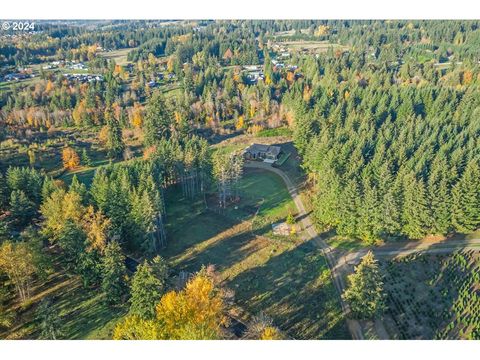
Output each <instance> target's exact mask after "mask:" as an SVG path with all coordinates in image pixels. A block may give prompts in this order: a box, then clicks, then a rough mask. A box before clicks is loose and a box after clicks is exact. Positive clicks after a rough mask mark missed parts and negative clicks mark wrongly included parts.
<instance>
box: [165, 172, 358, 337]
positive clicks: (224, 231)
mask: <svg viewBox="0 0 480 360" xmlns="http://www.w3.org/2000/svg"><path fill="white" fill-rule="evenodd" d="M239 190H240V199H241V200H240V202H239V203H237V204H235V205H231V206H230V207H229V208H228V209H227V210H225V211H222V212H220V213H219V212H216V211H214V209H213V208H212V207H211V206H210V209H207V210H206V209H205V206H204V202H203V201H196V202H189V201H187V200H185V199H182V198H181V195H180V194H179V193H178V191H176V192H174V191H173V190H171V191H172V193H170V194H168V195H167V199H169V203H168V207H167V212H168V224H167V231H168V237H169V243H168V246H167V248H166V249H165V251H164V253H163V256H165V257H166V258H167V259H168V260H169V262H170V263H171V265H172V266H173V267H174V268H175V269H176V270H186V271H196V270H198V269H199V268H200V267H201V266H202V265H207V264H213V265H215V267H216V269H217V271H218V272H219V275H220V280H221V281H223V283H224V284H225V286H227V287H229V288H230V289H232V290H234V292H235V299H236V305H238V306H239V307H240V308H241V309H242V310H243V311H245V312H246V313H247V314H250V315H256V314H259V313H260V312H264V313H266V314H268V315H269V316H271V317H272V318H273V320H274V322H275V324H276V325H277V326H279V327H280V328H281V329H283V330H284V331H286V332H287V334H288V335H289V336H290V337H293V338H300V339H317V338H348V331H347V329H346V326H345V322H344V319H343V317H342V312H341V308H340V304H339V303H338V299H337V295H336V293H335V288H334V286H333V284H332V282H331V278H330V273H329V270H328V267H327V265H326V263H325V260H324V258H323V256H322V255H321V253H320V251H319V250H318V249H317V248H316V247H315V246H314V245H313V244H311V243H309V242H307V243H301V241H300V240H299V238H297V237H283V238H282V237H277V238H273V237H272V236H271V233H270V229H271V222H273V221H278V220H283V219H284V218H285V217H286V216H287V215H288V213H289V212H293V211H294V205H293V202H292V200H291V198H290V196H289V194H288V191H287V189H286V188H285V185H284V184H283V182H282V180H281V179H280V178H279V177H277V176H276V175H275V174H271V173H267V172H262V171H259V170H255V171H250V170H249V171H247V172H246V173H245V175H244V177H243V179H242V181H241V183H240V186H239ZM209 203H212V204H213V203H214V202H210V201H209ZM235 206H236V207H237V209H235ZM257 210H258V214H257V216H256V217H255V219H256V221H255V223H254V224H259V225H258V226H257V225H254V226H253V227H252V222H251V220H252V219H253V216H254V214H255V213H256V212H257ZM257 220H259V221H257Z"/></svg>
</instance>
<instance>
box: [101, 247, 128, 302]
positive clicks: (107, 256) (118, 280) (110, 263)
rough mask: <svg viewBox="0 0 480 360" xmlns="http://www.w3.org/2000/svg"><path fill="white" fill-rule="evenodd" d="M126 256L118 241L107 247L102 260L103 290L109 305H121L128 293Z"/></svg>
mask: <svg viewBox="0 0 480 360" xmlns="http://www.w3.org/2000/svg"><path fill="white" fill-rule="evenodd" d="M125 281H126V268H125V256H124V255H123V253H122V249H121V248H120V245H119V244H118V242H117V241H112V242H110V243H109V244H108V245H107V246H106V247H105V253H104V256H103V259H102V290H103V291H104V293H105V300H106V302H107V304H109V305H119V304H120V301H121V299H122V297H123V296H124V295H125V293H126V291H127V285H126V283H125Z"/></svg>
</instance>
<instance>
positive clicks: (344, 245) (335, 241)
mask: <svg viewBox="0 0 480 360" xmlns="http://www.w3.org/2000/svg"><path fill="white" fill-rule="evenodd" d="M326 242H327V244H328V245H330V246H331V247H333V248H335V249H341V250H346V251H355V250H360V249H362V248H364V247H365V244H363V243H362V242H361V241H360V240H357V239H352V238H349V237H345V236H340V235H334V236H331V237H329V238H328V239H326Z"/></svg>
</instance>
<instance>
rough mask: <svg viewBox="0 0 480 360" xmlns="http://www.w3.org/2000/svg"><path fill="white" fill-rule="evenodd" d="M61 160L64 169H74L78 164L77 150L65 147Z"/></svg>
mask: <svg viewBox="0 0 480 360" xmlns="http://www.w3.org/2000/svg"><path fill="white" fill-rule="evenodd" d="M62 161H63V167H64V169H67V170H70V169H75V168H76V167H77V166H79V165H80V158H79V157H78V154H77V152H76V151H75V150H74V149H72V148H71V147H67V148H65V149H63V151H62Z"/></svg>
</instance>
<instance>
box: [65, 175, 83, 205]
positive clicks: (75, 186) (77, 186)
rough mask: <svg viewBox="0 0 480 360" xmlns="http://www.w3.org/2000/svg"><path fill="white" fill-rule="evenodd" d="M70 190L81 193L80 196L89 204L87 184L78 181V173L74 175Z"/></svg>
mask: <svg viewBox="0 0 480 360" xmlns="http://www.w3.org/2000/svg"><path fill="white" fill-rule="evenodd" d="M68 191H70V192H74V193H77V194H78V195H80V198H81V199H82V203H83V204H84V205H86V204H87V200H88V198H87V196H88V192H87V187H86V186H85V184H84V183H81V182H80V181H78V178H77V175H73V178H72V182H71V183H70V187H69V188H68Z"/></svg>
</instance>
